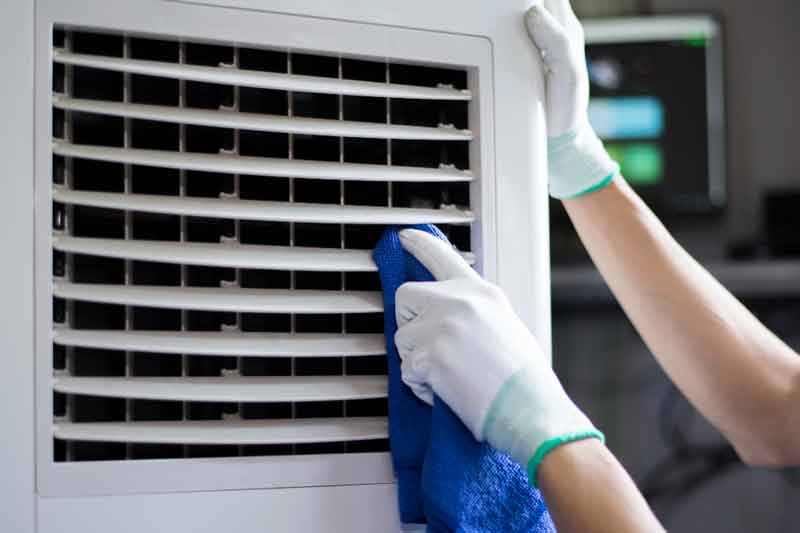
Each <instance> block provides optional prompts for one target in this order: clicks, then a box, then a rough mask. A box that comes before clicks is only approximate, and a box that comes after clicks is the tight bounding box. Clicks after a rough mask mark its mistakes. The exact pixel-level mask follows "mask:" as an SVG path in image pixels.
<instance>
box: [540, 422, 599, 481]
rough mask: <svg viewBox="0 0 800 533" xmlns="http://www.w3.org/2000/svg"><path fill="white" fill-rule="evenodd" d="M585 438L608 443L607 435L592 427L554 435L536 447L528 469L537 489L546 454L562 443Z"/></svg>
mask: <svg viewBox="0 0 800 533" xmlns="http://www.w3.org/2000/svg"><path fill="white" fill-rule="evenodd" d="M585 439H598V440H599V441H600V442H601V443H603V444H605V443H606V437H605V435H603V433H602V432H600V431H599V430H597V429H591V430H587V431H578V432H575V433H567V434H566V435H560V436H558V437H553V438H552V439H547V440H546V441H544V442H543V443H541V444H540V445H539V447H538V448H536V452H535V453H534V454H533V456H532V457H531V458H530V460H529V461H528V466H527V471H528V481H529V482H530V484H531V485H532V486H533V488H535V489H537V490H538V489H539V484H538V483H537V482H536V474H537V470H538V469H539V465H540V464H542V461H543V460H544V458H545V456H546V455H547V454H548V453H550V452H552V451H553V450H554V449H556V448H558V447H559V446H561V445H562V444H567V443H569V442H575V441H577V440H585Z"/></svg>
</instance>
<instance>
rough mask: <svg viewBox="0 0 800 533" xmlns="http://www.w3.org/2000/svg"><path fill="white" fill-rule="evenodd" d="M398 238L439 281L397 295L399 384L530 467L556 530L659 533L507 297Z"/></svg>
mask: <svg viewBox="0 0 800 533" xmlns="http://www.w3.org/2000/svg"><path fill="white" fill-rule="evenodd" d="M400 239H401V242H402V243H403V246H404V247H405V249H406V250H407V251H409V252H410V253H411V254H413V255H414V256H415V257H416V258H417V259H419V261H420V262H421V263H422V264H423V265H425V266H426V267H427V268H428V270H429V271H430V272H431V273H432V274H433V276H434V277H435V278H436V280H437V281H435V282H412V283H406V284H404V285H402V286H401V287H400V288H399V289H398V291H397V293H396V296H395V304H396V314H397V323H398V330H397V333H396V335H395V344H396V345H397V348H398V352H399V354H400V357H401V358H402V364H401V370H402V376H403V381H404V382H405V383H406V384H407V385H409V387H411V389H412V390H413V391H414V393H415V394H416V395H417V396H418V397H420V398H421V399H422V400H423V401H426V402H428V403H432V401H433V395H434V394H436V395H437V396H438V397H439V398H441V399H442V400H444V401H445V402H446V403H447V404H448V405H449V406H450V407H451V409H452V410H453V411H454V412H455V413H456V414H457V415H458V416H459V417H460V418H461V420H462V421H463V422H464V424H465V425H466V427H467V428H468V429H470V430H471V431H472V433H473V435H474V436H475V438H476V439H477V440H479V441H488V442H489V443H490V444H491V445H492V446H494V447H495V448H497V449H499V450H501V451H504V452H506V453H508V454H509V456H511V458H512V459H514V460H516V461H517V462H518V463H520V464H521V465H522V466H523V468H526V469H527V471H528V474H529V480H530V481H531V483H532V484H534V485H536V483H537V481H538V483H539V485H538V486H539V487H540V488H541V490H542V492H543V494H544V497H545V500H546V501H547V502H548V505H550V506H551V509H552V516H553V519H554V520H555V523H556V525H557V526H558V527H559V530H560V531H588V532H590V533H593V532H605V531H622V532H625V531H661V530H662V529H661V527H660V525H659V524H658V522H657V520H656V519H655V517H654V516H653V514H652V512H651V511H650V510H649V508H648V507H647V504H646V503H645V502H644V499H643V498H642V497H641V495H640V494H639V492H638V491H637V489H636V487H635V485H634V484H633V482H632V481H631V480H630V477H629V476H628V474H627V473H626V472H625V471H624V469H623V468H622V466H620V464H619V463H618V462H617V461H616V460H615V459H614V458H613V456H612V455H611V453H610V452H609V451H608V449H606V448H605V446H603V444H602V434H600V433H599V432H598V431H597V430H596V429H595V428H594V426H593V425H592V423H591V422H590V421H589V420H588V418H587V417H586V416H585V415H584V414H583V413H582V412H581V411H580V409H579V408H578V407H577V406H576V405H575V404H574V403H573V402H572V401H571V400H570V399H569V397H568V396H567V394H566V392H565V391H564V389H563V387H562V386H561V384H560V383H559V381H558V379H557V378H556V376H555V374H554V373H553V371H552V369H551V367H550V365H549V362H548V360H547V358H546V357H545V356H544V354H543V352H542V350H541V348H540V347H539V345H538V343H537V342H536V339H535V338H534V337H533V335H532V334H531V333H530V331H529V330H528V329H527V328H526V327H525V325H524V324H523V323H522V322H521V320H520V319H519V317H518V316H517V315H516V313H514V311H513V309H512V308H511V305H510V303H509V302H508V300H507V298H506V297H505V295H504V294H503V292H502V291H501V290H500V289H499V288H497V287H496V286H494V285H492V284H491V283H489V282H487V281H485V280H483V279H481V278H480V277H479V276H478V275H477V273H476V272H475V271H473V270H472V269H471V268H470V267H469V265H467V264H466V262H464V260H463V259H462V258H461V256H460V255H459V254H458V253H456V252H455V251H454V250H453V249H452V248H451V247H450V246H449V245H447V244H446V243H445V242H443V241H440V240H439V239H437V238H436V237H433V236H432V235H429V234H427V233H424V232H420V231H417V230H403V231H402V232H401V233H400ZM590 441H591V442H592V443H593V444H584V443H588V442H590Z"/></svg>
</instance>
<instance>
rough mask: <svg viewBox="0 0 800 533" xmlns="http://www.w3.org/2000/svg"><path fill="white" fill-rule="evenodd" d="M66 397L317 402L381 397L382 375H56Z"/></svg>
mask: <svg viewBox="0 0 800 533" xmlns="http://www.w3.org/2000/svg"><path fill="white" fill-rule="evenodd" d="M53 388H54V389H55V390H56V391H58V392H63V393H67V394H81V395H88V396H107V397H112V398H137V399H140V400H177V401H184V402H237V403H244V402H319V401H331V400H363V399H370V398H383V397H385V396H386V378H385V377H384V376H344V377H342V376H304V377H299V376H287V377H278V376H269V377H261V376H259V377H238V378H234V377H222V378H198V377H192V378H145V377H134V378H115V377H103V378H94V377H56V378H55V379H54V381H53Z"/></svg>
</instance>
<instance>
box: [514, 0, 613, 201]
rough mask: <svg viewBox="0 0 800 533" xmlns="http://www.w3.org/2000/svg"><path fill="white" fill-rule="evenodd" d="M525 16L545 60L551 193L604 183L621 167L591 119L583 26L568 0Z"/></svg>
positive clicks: (570, 193)
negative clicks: (596, 130) (604, 143)
mask: <svg viewBox="0 0 800 533" xmlns="http://www.w3.org/2000/svg"><path fill="white" fill-rule="evenodd" d="M543 3H544V5H543V6H542V5H539V4H537V5H534V6H532V7H531V8H530V9H529V10H528V12H527V14H526V16H525V25H526V26H527V28H528V33H529V34H530V36H531V38H532V40H533V42H534V44H535V45H536V48H537V49H538V50H539V53H540V54H541V56H542V60H543V62H544V64H545V82H546V91H547V95H546V96H547V98H546V106H545V108H546V114H547V156H548V171H549V174H550V195H551V196H553V197H554V198H560V199H564V198H575V197H577V196H581V195H582V194H586V193H588V192H592V191H595V190H597V189H600V188H602V187H604V186H605V185H607V184H608V183H610V182H611V180H613V179H614V176H616V175H617V174H618V173H619V165H618V164H617V163H615V162H614V161H613V160H612V159H611V158H610V157H609V155H608V154H607V153H606V151H605V149H604V148H603V143H602V142H601V141H600V139H598V138H597V135H595V133H594V130H593V129H592V127H591V126H590V125H589V118H588V106H589V75H588V73H587V70H586V55H585V52H584V47H585V43H584V38H583V28H582V27H581V24H580V22H578V19H577V17H575V13H573V12H572V7H571V6H570V4H569V0H544V1H543Z"/></svg>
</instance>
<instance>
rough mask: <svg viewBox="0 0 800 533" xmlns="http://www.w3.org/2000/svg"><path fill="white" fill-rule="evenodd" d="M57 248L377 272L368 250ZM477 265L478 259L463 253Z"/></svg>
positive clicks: (76, 243)
mask: <svg viewBox="0 0 800 533" xmlns="http://www.w3.org/2000/svg"><path fill="white" fill-rule="evenodd" d="M53 248H55V249H56V250H61V251H64V252H71V253H76V254H89V255H99V256H103V257H116V258H121V259H134V260H137V261H160V262H165V263H183V264H187V265H206V266H218V267H230V268H265V269H272V270H305V271H340V272H374V271H376V270H377V267H376V266H375V263H374V262H373V261H372V254H371V252H370V251H368V250H342V249H338V248H312V247H292V246H266V245H242V244H237V243H231V242H228V243H221V244H213V243H199V242H192V243H176V242H169V241H123V240H120V239H95V238H85V237H65V236H54V237H53ZM462 256H463V257H464V259H465V260H466V261H467V262H468V263H470V264H473V263H474V262H475V256H474V255H473V254H470V253H462Z"/></svg>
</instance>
